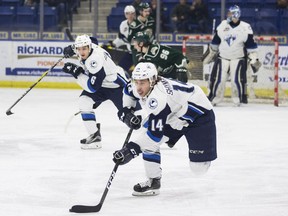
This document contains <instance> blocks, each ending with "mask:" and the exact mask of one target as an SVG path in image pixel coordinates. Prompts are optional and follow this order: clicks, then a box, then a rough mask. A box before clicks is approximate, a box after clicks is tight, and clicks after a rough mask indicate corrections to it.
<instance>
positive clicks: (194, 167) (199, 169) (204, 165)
mask: <svg viewBox="0 0 288 216" xmlns="http://www.w3.org/2000/svg"><path fill="white" fill-rule="evenodd" d="M210 164H211V161H206V162H192V161H190V169H191V171H192V173H193V174H194V175H196V176H201V175H203V174H205V173H206V172H207V171H208V169H209V167H210Z"/></svg>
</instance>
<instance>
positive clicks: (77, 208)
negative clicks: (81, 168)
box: [69, 129, 133, 213]
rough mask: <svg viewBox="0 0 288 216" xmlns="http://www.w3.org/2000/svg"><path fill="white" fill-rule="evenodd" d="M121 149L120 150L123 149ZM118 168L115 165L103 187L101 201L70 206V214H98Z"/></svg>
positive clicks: (128, 137)
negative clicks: (90, 204) (95, 203)
mask: <svg viewBox="0 0 288 216" xmlns="http://www.w3.org/2000/svg"><path fill="white" fill-rule="evenodd" d="M132 131H133V129H130V130H129V132H128V134H127V136H126V139H125V141H124V144H123V147H124V146H125V145H126V144H127V143H128V141H129V139H130V137H131V134H132ZM123 147H122V148H123ZM118 166H119V163H116V164H115V166H114V168H113V170H112V173H111V175H110V177H109V179H108V182H107V185H106V187H105V190H104V192H103V194H102V197H101V200H100V202H99V203H98V204H97V205H95V206H88V205H74V206H72V208H71V209H70V210H69V211H70V212H75V213H91V212H99V211H100V210H101V208H102V205H103V203H104V201H105V198H106V196H107V193H108V191H109V189H110V186H111V184H112V181H113V179H114V177H115V175H116V172H117V169H118Z"/></svg>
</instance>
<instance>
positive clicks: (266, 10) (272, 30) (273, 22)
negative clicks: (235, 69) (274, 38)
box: [107, 0, 288, 35]
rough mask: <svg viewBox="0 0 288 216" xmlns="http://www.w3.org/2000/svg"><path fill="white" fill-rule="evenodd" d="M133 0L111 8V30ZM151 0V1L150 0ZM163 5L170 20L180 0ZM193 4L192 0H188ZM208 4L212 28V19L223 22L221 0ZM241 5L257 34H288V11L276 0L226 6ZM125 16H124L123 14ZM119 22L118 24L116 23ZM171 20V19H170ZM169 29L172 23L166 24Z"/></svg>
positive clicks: (231, 0) (242, 0)
mask: <svg viewBox="0 0 288 216" xmlns="http://www.w3.org/2000/svg"><path fill="white" fill-rule="evenodd" d="M132 2H133V1H132V0H118V3H117V7H119V8H121V9H119V10H120V11H117V10H113V9H112V10H111V13H110V15H109V16H108V17H107V21H108V20H109V21H108V22H107V25H108V31H109V32H117V31H118V29H119V25H118V26H117V24H118V23H119V24H120V23H121V21H122V20H123V19H125V18H123V19H122V20H121V21H118V22H117V19H120V17H119V13H121V10H122V14H123V10H124V7H125V6H126V5H128V4H132ZM148 2H149V1H148ZM161 2H162V7H164V10H163V11H164V13H165V14H164V16H165V17H166V16H167V17H168V18H167V19H166V20H168V21H170V14H171V12H172V9H173V7H174V6H175V5H176V4H177V3H178V2H179V0H162V1H161ZM187 2H188V3H189V4H191V2H192V0H188V1H187ZM205 2H206V3H207V5H208V9H209V13H210V18H211V20H210V22H209V28H210V27H211V29H212V20H213V19H216V25H218V24H219V23H220V22H221V1H219V0H205ZM235 4H236V5H239V6H240V7H241V10H242V14H241V19H242V20H243V21H246V22H248V23H250V24H251V26H252V28H253V30H254V32H255V33H256V34H272V35H275V34H283V33H285V34H287V31H288V30H287V27H286V26H287V25H288V20H287V19H288V17H287V16H288V15H287V14H288V12H287V9H286V10H284V9H282V10H281V9H277V8H276V0H226V5H227V6H226V7H227V8H228V7H230V6H231V5H235ZM123 17H124V16H123ZM116 22H117V24H116ZM170 22H171V21H170ZM165 25H166V26H167V27H168V29H169V27H170V26H171V23H169V22H168V23H166V24H165ZM187 33H189V32H187Z"/></svg>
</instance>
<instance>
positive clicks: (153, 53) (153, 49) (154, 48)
mask: <svg viewBox="0 0 288 216" xmlns="http://www.w3.org/2000/svg"><path fill="white" fill-rule="evenodd" d="M157 51H158V47H153V48H152V49H151V53H152V55H156V53H157Z"/></svg>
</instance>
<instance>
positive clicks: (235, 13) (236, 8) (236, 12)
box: [227, 5, 241, 22]
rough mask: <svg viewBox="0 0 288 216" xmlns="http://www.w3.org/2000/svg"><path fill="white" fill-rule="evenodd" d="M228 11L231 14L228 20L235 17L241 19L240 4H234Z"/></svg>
mask: <svg viewBox="0 0 288 216" xmlns="http://www.w3.org/2000/svg"><path fill="white" fill-rule="evenodd" d="M228 13H230V14H231V15H230V16H228V17H227V21H228V22H231V21H232V19H233V18H235V19H239V18H240V16H241V9H240V7H239V6H238V5H234V6H231V7H230V8H229V9H228Z"/></svg>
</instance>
